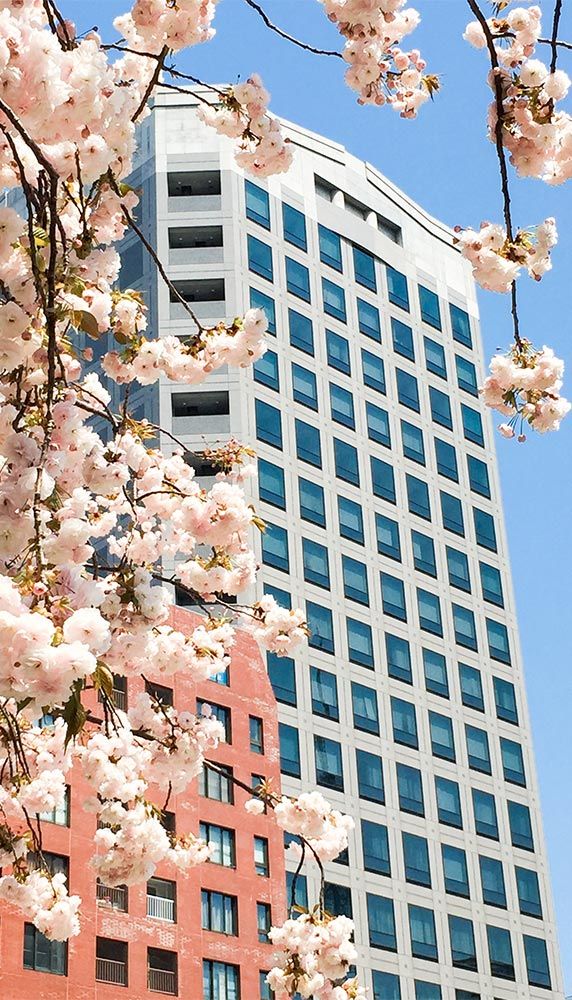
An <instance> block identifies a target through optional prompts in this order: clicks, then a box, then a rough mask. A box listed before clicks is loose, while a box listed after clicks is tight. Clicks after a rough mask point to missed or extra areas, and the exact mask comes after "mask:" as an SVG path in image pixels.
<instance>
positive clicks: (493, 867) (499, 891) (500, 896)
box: [479, 857, 506, 910]
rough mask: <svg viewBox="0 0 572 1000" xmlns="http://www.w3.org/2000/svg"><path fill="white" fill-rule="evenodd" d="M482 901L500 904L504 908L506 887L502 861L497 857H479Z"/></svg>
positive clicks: (492, 904) (494, 904)
mask: <svg viewBox="0 0 572 1000" xmlns="http://www.w3.org/2000/svg"><path fill="white" fill-rule="evenodd" d="M479 868H480V872H481V887H482V890H483V903H488V905H489V906H500V907H502V908H503V909H505V910H506V889H505V884H504V872H503V867H502V861H499V860H498V859H497V858H484V857H479Z"/></svg>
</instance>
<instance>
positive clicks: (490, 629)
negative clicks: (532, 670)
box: [486, 618, 511, 666]
mask: <svg viewBox="0 0 572 1000" xmlns="http://www.w3.org/2000/svg"><path fill="white" fill-rule="evenodd" d="M486 625H487V639H488V643H489V656H490V657H491V660H499V661H500V663H507V664H508V665H509V666H510V662H511V660H510V646H509V643H508V632H507V627H506V625H503V624H502V622H495V621H492V619H491V618H487V619H486Z"/></svg>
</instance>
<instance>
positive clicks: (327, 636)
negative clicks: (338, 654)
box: [306, 601, 334, 653]
mask: <svg viewBox="0 0 572 1000" xmlns="http://www.w3.org/2000/svg"><path fill="white" fill-rule="evenodd" d="M306 620H307V622H308V627H309V629H310V638H309V639H308V644H309V645H310V646H313V648H314V649H321V650H323V652H325V653H333V652H334V623H333V621H332V612H331V611H330V609H329V608H325V607H324V606H323V605H322V604H314V602H313V601H306Z"/></svg>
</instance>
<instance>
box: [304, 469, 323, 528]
mask: <svg viewBox="0 0 572 1000" xmlns="http://www.w3.org/2000/svg"><path fill="white" fill-rule="evenodd" d="M298 494H299V497H300V517H301V518H302V520H303V521H310V522H311V523H312V524H318V525H319V526H320V527H321V528H325V527H326V506H325V501H324V490H323V489H322V487H321V486H320V484H319V483H312V482H310V480H309V479H302V477H300V478H299V479H298Z"/></svg>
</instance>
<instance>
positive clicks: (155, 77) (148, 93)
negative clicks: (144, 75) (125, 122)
mask: <svg viewBox="0 0 572 1000" xmlns="http://www.w3.org/2000/svg"><path fill="white" fill-rule="evenodd" d="M169 52H170V49H169V47H168V46H167V45H164V46H163V48H162V49H161V51H160V53H159V55H158V56H156V57H155V58H156V60H157V65H156V66H155V69H154V70H153V73H152V74H151V78H150V80H149V83H148V84H147V87H146V88H145V93H144V94H143V97H142V98H141V100H140V102H139V105H138V107H137V110H136V111H134V112H133V114H132V115H131V121H132V122H136V121H137V119H138V118H139V115H140V114H141V112H142V111H143V109H144V108H145V106H146V104H147V101H148V100H149V98H150V96H151V94H152V93H153V91H154V89H155V86H156V84H157V82H158V80H159V77H160V76H161V70H162V69H163V63H164V62H165V59H166V58H167V56H168V54H169Z"/></svg>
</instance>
